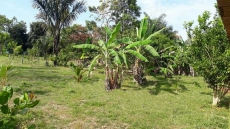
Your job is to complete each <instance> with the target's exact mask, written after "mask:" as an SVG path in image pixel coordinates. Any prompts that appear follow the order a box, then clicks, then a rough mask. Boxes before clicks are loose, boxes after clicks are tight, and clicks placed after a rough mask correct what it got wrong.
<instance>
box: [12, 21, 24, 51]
mask: <svg viewBox="0 0 230 129" xmlns="http://www.w3.org/2000/svg"><path fill="white" fill-rule="evenodd" d="M8 32H9V34H10V37H11V38H12V39H13V40H14V41H15V42H17V46H19V45H22V48H23V50H24V51H25V50H26V49H27V45H26V43H27V39H28V34H27V26H26V23H25V22H24V21H20V22H18V21H17V20H16V19H15V20H14V22H13V25H12V26H10V27H9V30H8Z"/></svg>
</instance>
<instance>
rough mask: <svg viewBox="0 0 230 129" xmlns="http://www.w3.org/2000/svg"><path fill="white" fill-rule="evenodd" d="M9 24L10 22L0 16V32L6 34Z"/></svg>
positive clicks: (3, 16)
mask: <svg viewBox="0 0 230 129" xmlns="http://www.w3.org/2000/svg"><path fill="white" fill-rule="evenodd" d="M11 24H12V20H10V19H8V18H6V16H5V15H1V14H0V31H4V32H8V29H9V27H10V25H11Z"/></svg>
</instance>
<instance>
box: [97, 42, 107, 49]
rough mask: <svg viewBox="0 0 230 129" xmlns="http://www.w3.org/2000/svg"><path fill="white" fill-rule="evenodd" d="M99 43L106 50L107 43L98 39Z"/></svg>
mask: <svg viewBox="0 0 230 129" xmlns="http://www.w3.org/2000/svg"><path fill="white" fill-rule="evenodd" d="M98 44H99V46H100V47H101V48H102V49H103V50H106V47H107V46H106V43H105V42H104V41H102V40H99V41H98Z"/></svg>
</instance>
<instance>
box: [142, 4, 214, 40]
mask: <svg viewBox="0 0 230 129" xmlns="http://www.w3.org/2000/svg"><path fill="white" fill-rule="evenodd" d="M214 3H216V0H192V1H184V0H171V1H169V0H138V4H139V5H141V8H142V11H143V12H147V13H148V14H149V15H150V16H151V17H152V18H154V17H158V16H159V15H160V14H162V13H165V14H166V15H167V17H166V18H165V20H166V21H167V22H168V25H172V26H173V28H174V30H177V31H179V33H178V34H179V35H181V36H182V37H183V38H184V39H186V38H187V36H186V32H185V30H184V29H183V24H184V22H185V21H196V20H197V17H198V15H201V14H202V13H203V12H204V11H205V10H207V11H210V12H211V13H212V14H214V13H215V7H214Z"/></svg>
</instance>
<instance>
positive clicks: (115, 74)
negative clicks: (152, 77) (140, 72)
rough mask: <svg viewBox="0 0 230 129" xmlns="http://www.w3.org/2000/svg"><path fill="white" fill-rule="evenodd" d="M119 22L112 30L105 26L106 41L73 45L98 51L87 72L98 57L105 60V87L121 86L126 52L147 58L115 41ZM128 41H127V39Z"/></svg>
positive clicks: (115, 87)
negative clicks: (107, 37)
mask: <svg viewBox="0 0 230 129" xmlns="http://www.w3.org/2000/svg"><path fill="white" fill-rule="evenodd" d="M120 26H121V24H120V23H118V24H117V25H116V27H115V28H114V29H113V30H110V29H109V28H108V27H105V31H106V33H107V34H108V36H109V39H108V40H107V42H104V41H102V40H99V41H98V43H97V44H80V45H74V46H73V47H74V48H78V49H93V50H96V51H98V55H97V56H95V57H94V59H93V60H92V61H91V63H90V66H89V70H88V71H89V72H88V74H90V72H91V71H92V70H93V68H94V66H95V65H96V64H97V61H98V60H99V59H101V60H103V61H104V62H105V75H106V77H105V89H106V90H112V89H117V88H120V87H121V83H122V79H123V74H122V73H123V66H124V65H125V66H126V67H128V63H127V57H126V54H127V53H130V54H132V55H135V56H137V57H139V58H142V59H144V60H147V59H145V58H144V56H143V55H141V54H140V53H137V52H136V51H133V50H131V49H129V48H128V47H127V48H122V47H121V46H122V45H121V44H120V43H119V42H118V41H117V39H116V35H117V34H118V33H119V31H120ZM127 42H128V41H127Z"/></svg>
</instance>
